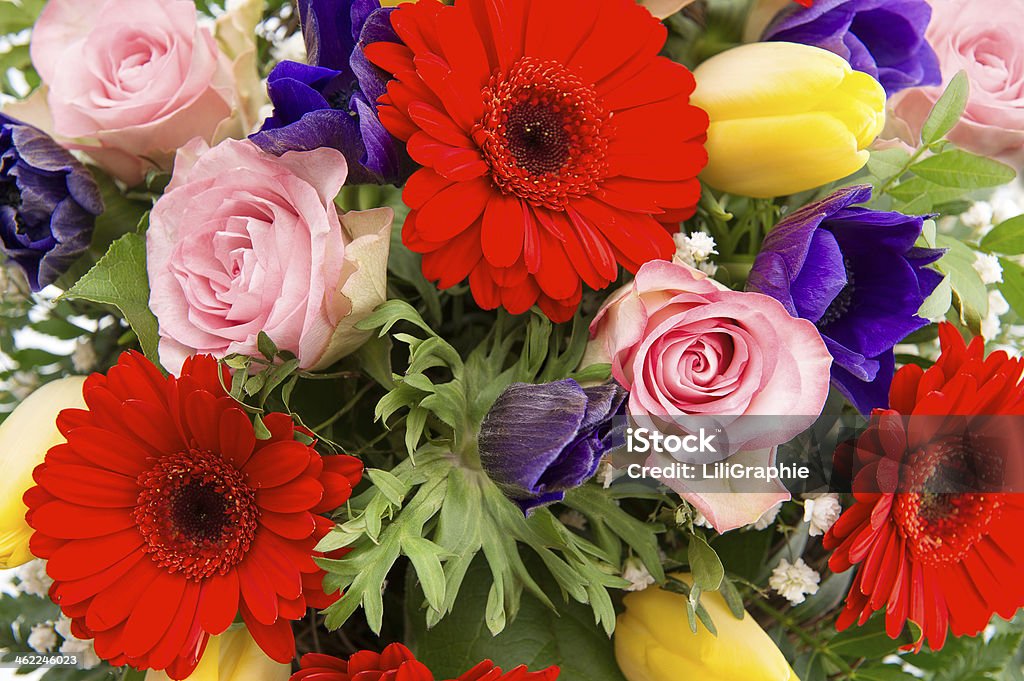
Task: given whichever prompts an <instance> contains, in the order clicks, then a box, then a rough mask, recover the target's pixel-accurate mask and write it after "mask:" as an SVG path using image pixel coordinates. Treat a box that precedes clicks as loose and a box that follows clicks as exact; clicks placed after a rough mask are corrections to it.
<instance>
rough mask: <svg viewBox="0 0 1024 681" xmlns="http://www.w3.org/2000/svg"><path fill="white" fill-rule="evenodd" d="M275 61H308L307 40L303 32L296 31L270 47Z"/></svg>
mask: <svg viewBox="0 0 1024 681" xmlns="http://www.w3.org/2000/svg"><path fill="white" fill-rule="evenodd" d="M270 55H271V56H272V57H273V58H274V60H275V61H279V62H281V61H296V62H300V63H303V64H304V63H305V62H306V42H305V40H304V39H303V37H302V33H301V32H296V33H293V34H291V35H290V36H288V37H287V38H285V39H284V40H282V41H281V42H279V43H277V44H276V45H274V46H273V47H272V48H271V49H270Z"/></svg>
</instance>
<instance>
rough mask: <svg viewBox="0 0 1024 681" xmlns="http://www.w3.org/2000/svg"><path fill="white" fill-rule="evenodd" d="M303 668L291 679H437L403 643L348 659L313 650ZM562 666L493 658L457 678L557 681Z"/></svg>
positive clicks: (372, 680)
mask: <svg viewBox="0 0 1024 681" xmlns="http://www.w3.org/2000/svg"><path fill="white" fill-rule="evenodd" d="M301 666H302V668H301V669H300V670H299V671H297V672H295V673H294V674H292V677H291V681H434V675H433V674H431V673H430V670H429V669H427V667H426V666H425V665H424V664H423V663H422V662H420V661H418V660H417V659H416V658H415V656H413V654H412V651H411V650H409V649H408V648H406V647H405V646H403V645H402V644H401V643H392V644H391V645H389V646H388V647H387V648H385V649H384V651H383V652H382V653H379V654H378V653H374V652H372V651H369V650H360V651H359V652H357V653H354V654H353V655H352V656H351V657H349V658H348V659H347V660H341V659H338V658H336V657H332V656H330V655H320V654H317V653H310V654H308V655H303V656H302V665H301ZM558 672H559V669H558V667H555V666H552V667H548V668H547V669H544V670H542V671H539V672H531V671H528V670H527V669H526V666H525V665H520V666H518V667H516V668H515V669H513V670H512V671H510V672H508V673H502V671H501V668H500V667H496V666H495V665H494V663H493V662H491V661H490V660H484V661H483V662H481V663H480V664H478V665H476V666H475V667H473V668H472V669H470V670H469V671H467V672H465V673H463V674H461V675H459V678H458V679H457V681H499V680H500V681H555V679H556V678H558Z"/></svg>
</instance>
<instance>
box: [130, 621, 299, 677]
mask: <svg viewBox="0 0 1024 681" xmlns="http://www.w3.org/2000/svg"><path fill="white" fill-rule="evenodd" d="M291 674H292V668H291V665H287V664H281V663H280V662H274V661H273V660H271V659H270V658H269V657H267V656H266V654H264V652H263V651H262V650H260V647H259V646H258V645H256V641H254V640H253V639H252V636H251V635H250V634H249V630H248V629H246V628H245V627H243V626H233V627H232V628H230V629H228V630H227V631H225V632H224V633H223V634H221V635H220V636H213V637H211V638H210V642H209V643H208V644H207V646H206V652H205V653H203V659H201V660H200V661H199V666H197V667H196V669H195V671H193V672H192V674H191V675H190V676H189V677H188V681H288V677H290V676H291ZM145 681H170V677H169V676H167V674H166V673H165V672H158V671H153V670H150V671H148V672H146V680H145Z"/></svg>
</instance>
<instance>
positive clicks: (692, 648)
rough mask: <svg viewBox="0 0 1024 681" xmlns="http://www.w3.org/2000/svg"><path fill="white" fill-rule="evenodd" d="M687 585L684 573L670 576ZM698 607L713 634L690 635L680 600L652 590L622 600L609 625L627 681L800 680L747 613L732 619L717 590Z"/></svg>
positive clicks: (701, 628)
mask: <svg viewBox="0 0 1024 681" xmlns="http://www.w3.org/2000/svg"><path fill="white" fill-rule="evenodd" d="M676 577H677V578H678V579H681V580H682V581H685V582H689V581H690V576H689V575H685V574H684V575H676ZM700 602H701V604H702V605H703V606H704V607H705V608H706V609H707V611H708V614H709V615H711V619H712V621H713V622H714V623H715V628H716V629H717V630H718V636H713V635H712V634H711V632H709V631H708V630H707V629H705V628H704V625H703V624H701V623H700V622H698V623H697V633H696V634H694V633H692V632H691V631H690V625H689V623H688V621H687V617H686V597H685V596H681V595H680V594H675V593H671V592H669V591H664V590H662V589H658V588H655V587H650V588H648V589H645V590H643V591H638V592H635V593H631V594H629V595H628V596H626V599H625V604H626V612H624V613H623V614H621V615H619V619H618V623H617V624H616V626H615V659H616V660H617V661H618V663H619V668H620V669H622V673H623V674H624V675H625V676H626V678H627V679H628V680H629V681H680V679H701V681H800V680H799V679H798V678H797V676H796V674H795V673H794V672H793V670H792V668H790V666H789V663H788V662H786V658H785V656H783V654H782V652H781V651H780V650H779V649H778V647H777V646H776V645H775V643H774V642H773V641H772V640H771V639H770V638H769V637H768V634H766V633H765V632H764V630H763V629H762V628H761V627H760V626H759V625H758V624H757V622H755V621H754V619H753V618H752V617H751V616H750V615H749V614H747V613H743V619H742V620H738V619H736V618H735V617H734V616H733V615H732V613H731V612H729V608H728V606H726V604H725V600H724V599H723V598H722V597H721V595H719V594H718V593H717V592H714V593H705V594H702V595H701V597H700Z"/></svg>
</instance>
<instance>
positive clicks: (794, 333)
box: [584, 261, 832, 531]
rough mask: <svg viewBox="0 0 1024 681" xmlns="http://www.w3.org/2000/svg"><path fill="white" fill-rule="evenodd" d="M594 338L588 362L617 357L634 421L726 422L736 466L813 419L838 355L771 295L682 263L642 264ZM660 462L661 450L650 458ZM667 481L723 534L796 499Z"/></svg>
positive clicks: (764, 455)
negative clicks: (733, 287)
mask: <svg viewBox="0 0 1024 681" xmlns="http://www.w3.org/2000/svg"><path fill="white" fill-rule="evenodd" d="M590 333H591V339H592V340H591V342H590V345H589V346H588V349H587V357H586V358H585V359H584V363H585V364H593V363H599V362H609V363H611V367H612V375H613V376H614V377H615V380H617V381H618V382H619V383H621V384H622V385H623V386H624V387H625V388H626V389H627V390H629V392H630V395H629V402H628V412H629V414H630V417H631V418H632V419H633V420H634V421H638V422H640V423H641V424H643V423H650V422H654V423H655V424H658V425H659V427H660V428H661V429H662V430H665V428H666V426H667V427H669V428H671V425H672V424H673V423H676V424H677V425H681V424H682V423H686V424H687V425H690V424H694V423H697V422H701V421H700V419H701V417H704V418H706V419H707V420H708V421H709V422H711V421H712V420H713V423H714V424H716V425H719V426H721V427H724V433H725V436H726V438H727V441H728V452H725V453H724V454H725V455H727V456H728V455H731V456H730V459H729V462H730V463H742V464H744V465H753V463H754V462H760V465H762V466H763V465H767V464H768V463H770V462H771V461H772V459H773V458H774V454H775V449H774V448H775V446H776V445H778V444H780V443H783V442H786V441H787V440H789V439H791V438H792V437H794V436H795V435H797V434H799V433H800V432H802V431H804V430H805V429H806V428H807V427H808V426H810V424H811V423H813V422H814V420H815V419H816V418H817V416H818V415H819V414H820V413H821V409H822V406H823V405H824V403H825V398H826V397H827V395H828V386H829V369H830V366H831V363H832V358H831V357H830V355H829V353H828V351H827V350H826V348H825V344H824V342H823V341H822V340H821V336H820V335H819V334H818V331H817V329H816V328H815V327H814V325H813V324H812V323H810V322H808V321H806V320H802V319H795V318H793V317H791V316H790V315H789V313H787V312H786V310H785V308H783V307H782V305H781V304H780V303H779V302H778V301H776V300H775V299H773V298H770V297H768V296H765V295H761V294H758V293H745V292H740V291H732V290H729V289H727V288H725V287H724V286H722V285H721V284H719V283H718V282H716V281H714V280H713V279H709V278H708V277H707V276H706V275H705V274H704V273H703V272H700V271H698V270H695V269H693V268H692V267H688V266H687V265H683V264H680V263H674V262H666V261H651V262H648V263H646V264H645V265H643V266H642V267H641V268H640V270H639V271H638V272H637V274H636V279H635V280H634V281H633V282H632V283H631V284H628V285H627V286H625V287H624V288H622V289H620V290H619V291H618V292H616V293H615V294H613V295H612V297H611V298H610V299H609V300H608V301H607V302H606V303H605V305H604V307H603V308H602V309H601V311H600V312H598V315H597V318H596V319H595V320H594V322H593V324H592V325H591V327H590ZM684 417H685V419H684ZM744 417H745V418H744ZM674 420H675V421H674ZM719 439H722V438H719ZM655 458H656V457H652V459H655ZM719 458H722V457H721V456H720V457H719ZM664 464H665V461H664V456H662V460H660V461H659V460H649V464H648V465H652V466H654V465H664ZM664 482H665V483H666V484H668V485H669V486H670V487H672V488H673V489H675V490H676V491H678V492H679V493H680V494H682V495H683V497H684V498H686V499H687V500H688V501H690V503H692V504H694V505H695V506H696V507H697V508H698V509H700V511H701V513H703V515H704V516H705V517H706V518H707V519H708V520H709V521H710V522H711V523H712V524H713V525H714V526H715V528H716V529H718V530H719V531H725V530H728V529H733V528H735V527H740V526H742V525H745V524H748V523H753V522H755V521H756V520H757V519H758V518H759V517H760V516H761V514H763V513H764V511H766V510H767V509H768V508H770V507H772V506H774V505H775V504H777V503H778V502H779V501H782V500H785V499H788V498H789V494H788V492H786V491H785V490H784V489H783V488H781V487H776V486H772V487H770V488H765V487H764V486H763V485H762V486H761V487H759V488H758V489H759V493H748V494H717V493H716V492H734V491H736V490H737V489H739V488H737V487H735V486H730V485H729V484H728V482H727V481H723V482H722V483H721V485H719V486H713V485H712V484H711V483H708V482H700V483H699V487H696V486H691V485H688V484H687V482H686V481H683V480H670V479H666V480H664ZM760 490H764V491H760Z"/></svg>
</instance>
